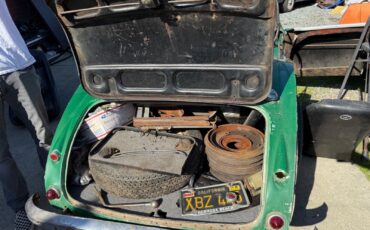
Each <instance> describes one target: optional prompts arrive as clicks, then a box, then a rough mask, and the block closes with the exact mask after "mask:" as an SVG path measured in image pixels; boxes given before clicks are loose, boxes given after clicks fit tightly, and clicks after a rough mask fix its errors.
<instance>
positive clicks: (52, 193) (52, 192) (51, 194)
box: [46, 188, 60, 200]
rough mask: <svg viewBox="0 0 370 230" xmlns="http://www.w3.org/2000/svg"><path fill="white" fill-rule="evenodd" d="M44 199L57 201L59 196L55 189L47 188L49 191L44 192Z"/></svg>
mask: <svg viewBox="0 0 370 230" xmlns="http://www.w3.org/2000/svg"><path fill="white" fill-rule="evenodd" d="M46 198H47V199H48V200H55V199H59V198H60V195H59V192H58V190H57V189H56V188H49V190H48V191H46Z"/></svg>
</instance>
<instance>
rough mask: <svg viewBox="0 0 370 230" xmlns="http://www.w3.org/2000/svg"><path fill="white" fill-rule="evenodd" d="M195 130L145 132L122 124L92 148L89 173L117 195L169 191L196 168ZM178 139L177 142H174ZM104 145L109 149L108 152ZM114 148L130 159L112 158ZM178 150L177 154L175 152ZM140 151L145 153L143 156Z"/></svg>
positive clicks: (144, 195)
mask: <svg viewBox="0 0 370 230" xmlns="http://www.w3.org/2000/svg"><path fill="white" fill-rule="evenodd" d="M126 131H128V132H130V133H125V132H126ZM198 132H199V131H195V130H194V131H192V132H190V131H188V133H185V134H184V135H175V134H169V133H159V132H154V131H153V132H150V133H144V132H142V131H141V130H139V129H136V128H132V127H123V130H121V131H120V130H117V131H115V132H113V133H112V134H111V138H110V139H107V140H104V141H102V142H101V143H100V146H97V147H95V148H94V150H92V151H93V152H92V155H90V157H89V165H90V172H91V174H92V176H93V178H94V180H95V182H96V184H97V185H99V186H100V187H101V188H102V189H103V190H104V191H106V192H109V193H112V194H115V195H117V196H121V197H126V198H131V199H145V198H153V197H158V196H162V195H164V194H168V193H171V192H173V191H176V190H178V189H180V188H182V187H183V186H184V185H186V184H188V183H189V181H190V179H191V177H192V175H194V174H195V173H197V170H199V166H200V164H201V160H202V156H201V154H202V144H201V140H199V139H197V137H199V136H200V135H197V133H198ZM130 135H132V136H131V137H130ZM185 135H187V136H185ZM191 136H194V137H195V138H192V137H191ZM166 139H175V140H176V141H173V140H166ZM179 141H180V145H177V144H178V143H179ZM181 141H185V142H183V143H182V142H181ZM169 147H170V148H169ZM104 148H108V149H109V148H110V150H108V154H107V150H106V149H105V150H104ZM161 148H163V149H161ZM166 148H167V151H166ZM112 149H113V150H112ZM101 150H103V152H101ZM117 150H118V151H120V153H121V155H122V156H124V155H125V154H127V153H129V154H128V158H127V159H128V160H129V161H127V162H125V157H116V158H115V157H114V154H115V152H116V151H117ZM135 151H136V153H137V154H136V156H138V154H139V156H138V158H137V161H136V162H135V155H134V156H132V155H131V154H132V153H133V152H135ZM171 151H172V153H171ZM125 152H126V153H125ZM139 152H140V153H139ZM145 152H146V153H145ZM178 152H180V154H176V153H178ZM111 153H113V155H110V154H111ZM130 153H131V154H130ZM140 154H145V157H142V156H140ZM161 154H164V155H161ZM186 154H187V155H188V156H185V155H186ZM104 156H105V157H107V158H104ZM112 156H113V157H112ZM110 158H111V159H110ZM130 158H131V159H130ZM140 161H141V162H140ZM176 161H178V162H176ZM169 162H171V163H170V164H169ZM176 174H178V175H176Z"/></svg>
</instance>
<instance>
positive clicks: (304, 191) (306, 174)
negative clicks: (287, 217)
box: [290, 155, 328, 226]
mask: <svg viewBox="0 0 370 230" xmlns="http://www.w3.org/2000/svg"><path fill="white" fill-rule="evenodd" d="M315 170H316V157H310V156H304V155H303V156H301V159H300V163H299V167H298V176H297V183H296V188H295V195H296V198H295V205H294V207H295V208H294V213H293V218H292V221H291V223H290V225H291V226H309V225H314V224H317V223H320V222H321V221H323V220H324V219H325V218H326V215H327V212H328V206H327V204H326V203H325V202H324V203H323V204H322V205H320V206H319V207H316V208H313V209H307V208H306V207H307V204H308V201H309V198H310V195H311V191H312V188H313V185H314V182H315Z"/></svg>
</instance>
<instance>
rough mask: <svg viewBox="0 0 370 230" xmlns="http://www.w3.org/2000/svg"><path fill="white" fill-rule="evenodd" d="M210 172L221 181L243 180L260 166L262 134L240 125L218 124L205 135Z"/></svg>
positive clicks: (262, 145) (262, 147) (261, 159)
mask: <svg viewBox="0 0 370 230" xmlns="http://www.w3.org/2000/svg"><path fill="white" fill-rule="evenodd" d="M205 145H206V154H207V159H208V161H209V165H210V169H211V170H210V171H211V173H212V174H213V175H214V176H215V177H216V178H217V179H219V180H221V181H223V182H228V181H237V180H243V179H244V178H245V177H246V176H248V175H252V174H254V173H256V172H258V171H260V170H261V169H262V162H263V150H264V135H263V133H262V132H261V131H259V130H258V129H256V128H253V127H251V126H247V125H240V124H228V125H221V126H219V127H218V128H216V129H212V130H210V131H209V132H208V133H207V135H206V137H205Z"/></svg>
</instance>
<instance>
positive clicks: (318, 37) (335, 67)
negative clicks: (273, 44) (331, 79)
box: [284, 26, 363, 77]
mask: <svg viewBox="0 0 370 230" xmlns="http://www.w3.org/2000/svg"><path fill="white" fill-rule="evenodd" d="M362 29H363V27H360V26H359V27H353V28H337V27H334V28H325V29H313V30H311V31H310V30H308V31H303V32H302V31H289V32H288V33H287V34H286V36H285V37H284V55H285V56H286V57H287V58H289V59H290V60H292V61H293V63H294V71H295V73H296V75H297V76H299V77H314V76H344V75H345V73H346V71H347V68H348V65H349V64H350V58H351V57H352V54H353V52H354V50H355V48H356V44H357V41H358V38H359V37H360V35H361V32H362ZM356 67H357V69H356V70H354V71H353V72H354V74H355V75H360V74H361V70H362V66H361V65H356Z"/></svg>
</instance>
